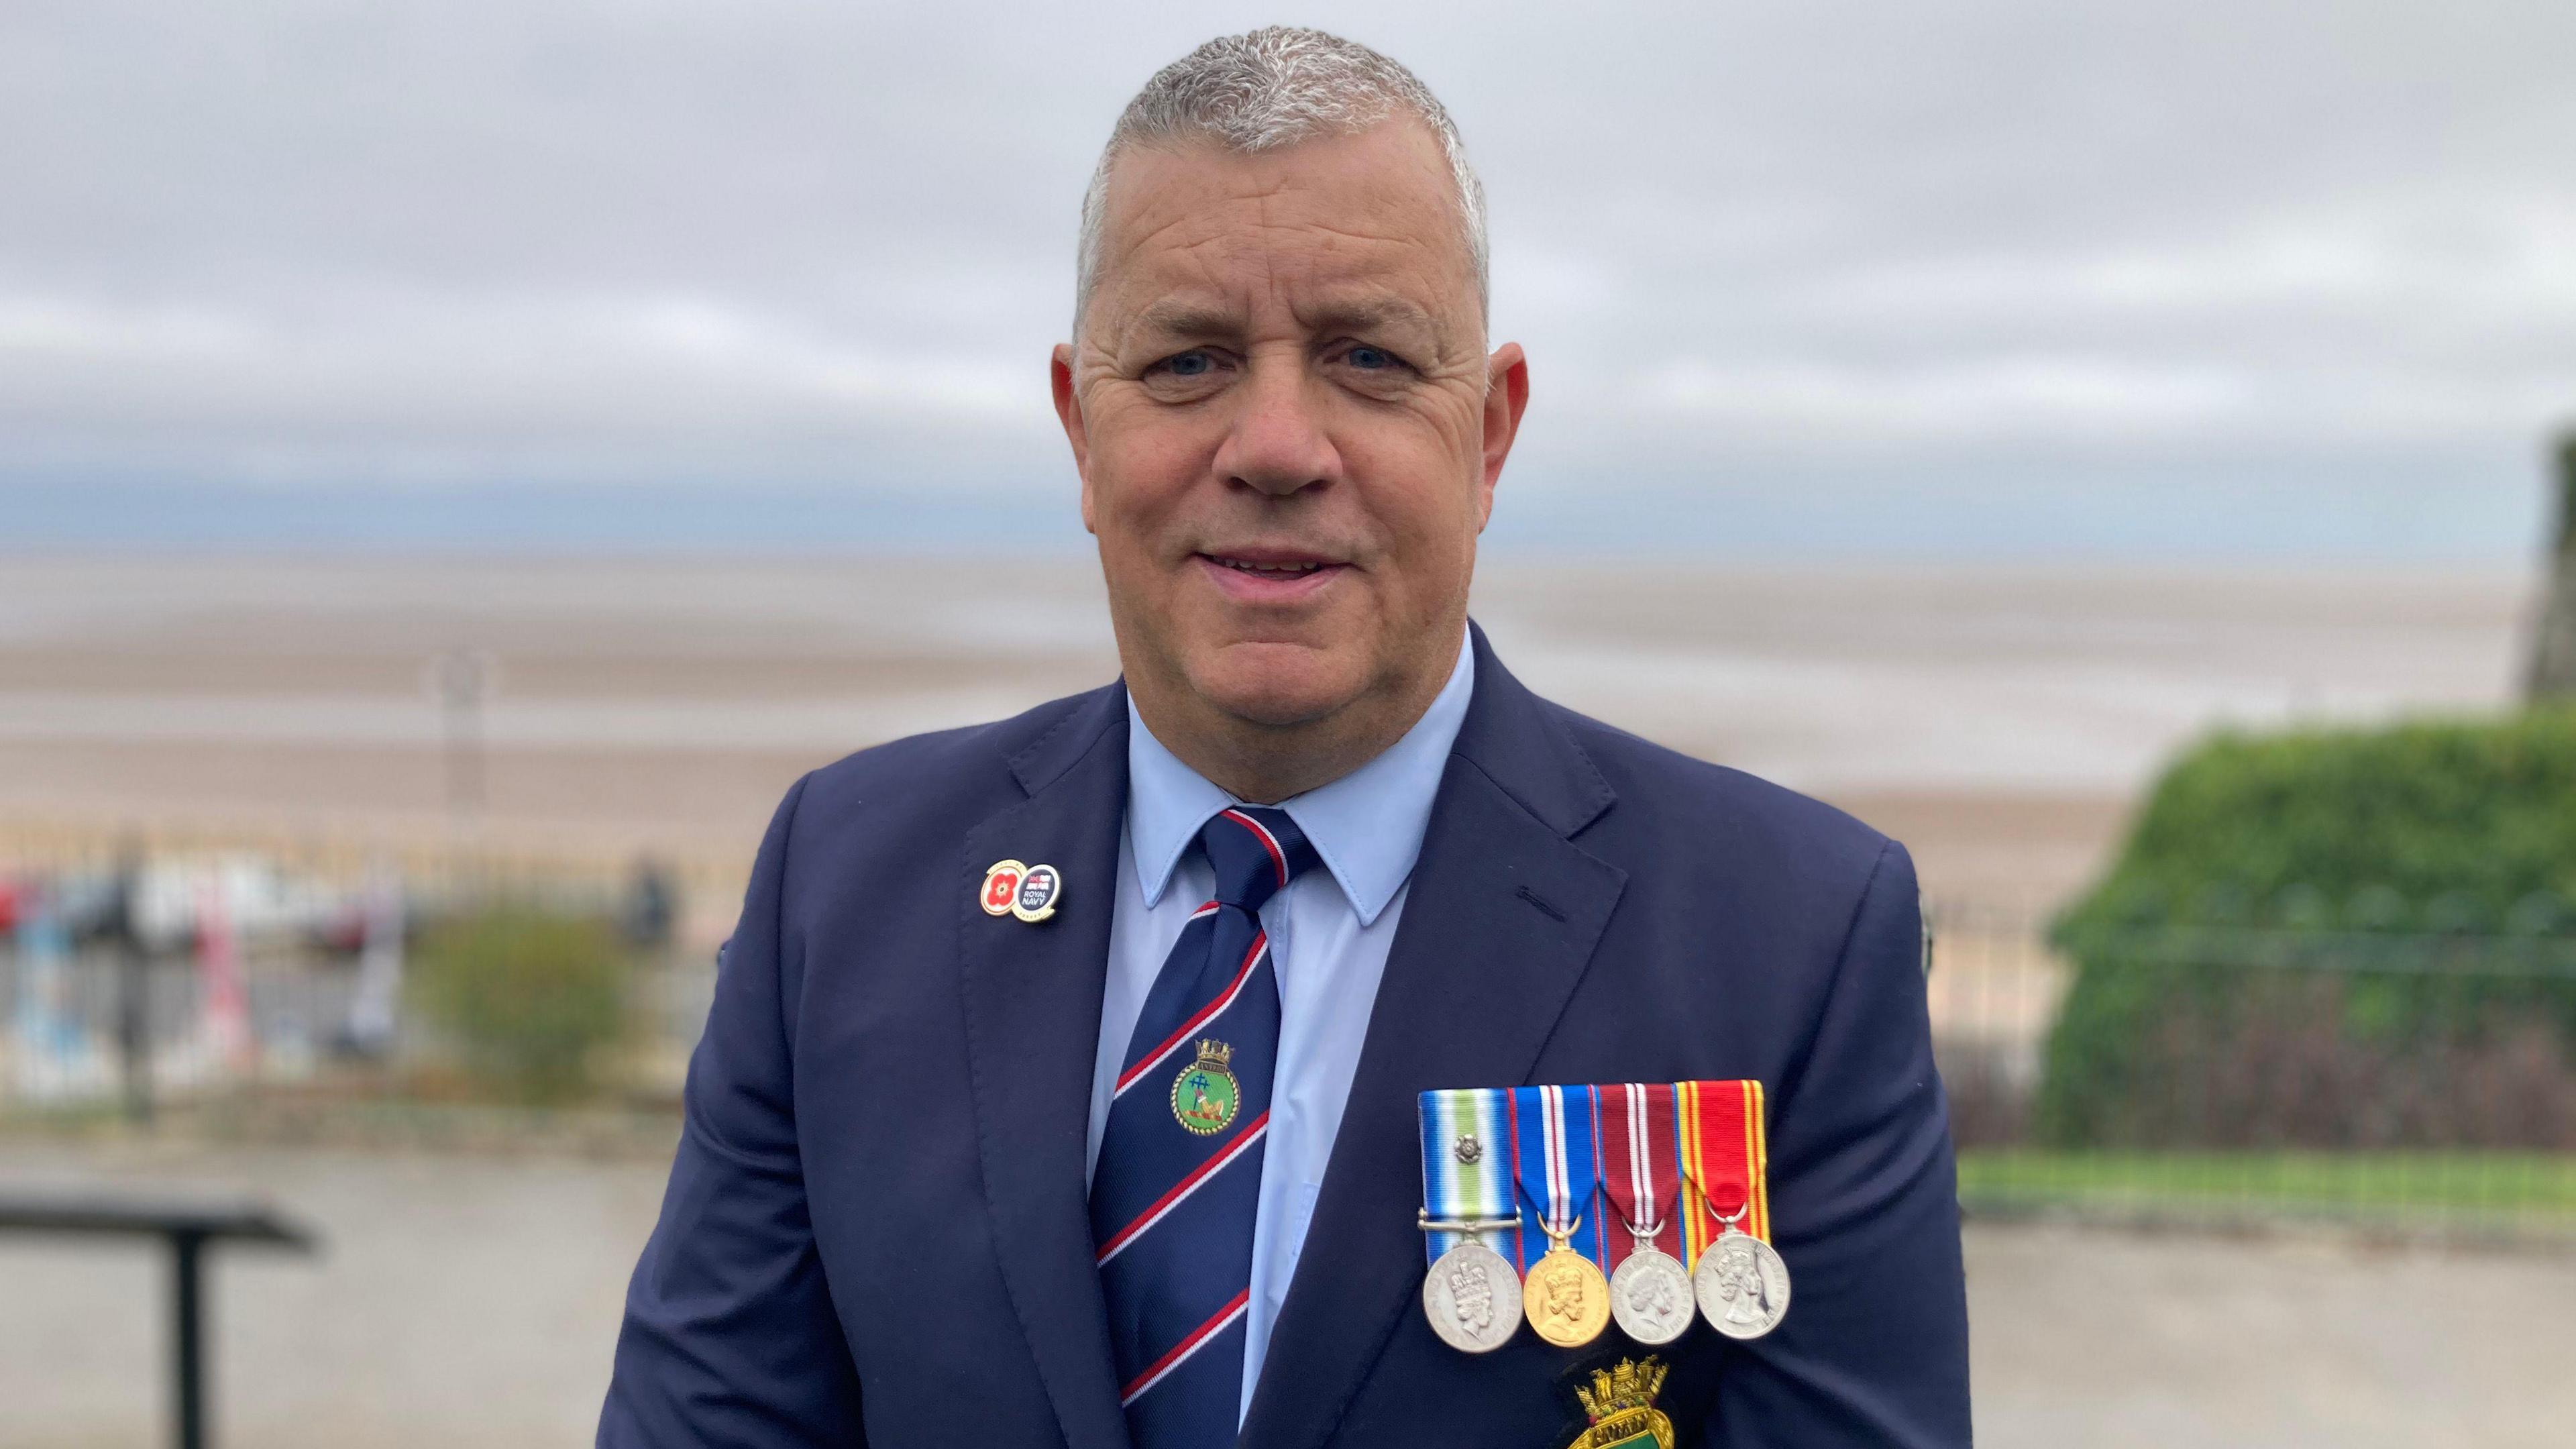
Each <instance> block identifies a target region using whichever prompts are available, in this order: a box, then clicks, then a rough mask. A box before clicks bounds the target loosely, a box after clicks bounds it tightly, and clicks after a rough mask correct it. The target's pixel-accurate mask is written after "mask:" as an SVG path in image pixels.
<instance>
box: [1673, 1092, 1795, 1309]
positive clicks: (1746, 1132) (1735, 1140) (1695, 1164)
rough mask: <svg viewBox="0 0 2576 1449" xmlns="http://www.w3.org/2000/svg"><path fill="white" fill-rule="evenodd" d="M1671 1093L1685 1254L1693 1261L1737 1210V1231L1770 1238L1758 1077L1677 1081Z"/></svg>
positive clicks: (1767, 1168)
mask: <svg viewBox="0 0 2576 1449" xmlns="http://www.w3.org/2000/svg"><path fill="white" fill-rule="evenodd" d="M1673 1095H1674V1098H1675V1104H1676V1106H1677V1108H1678V1111H1677V1112H1676V1114H1675V1115H1676V1116H1677V1117H1678V1118H1679V1119H1680V1123H1681V1159H1682V1174H1683V1176H1684V1177H1686V1178H1687V1179H1688V1180H1689V1187H1688V1189H1687V1190H1685V1191H1684V1193H1683V1194H1682V1196H1683V1209H1684V1210H1683V1214H1682V1215H1683V1218H1684V1219H1685V1221H1686V1224H1687V1227H1688V1230H1689V1231H1688V1234H1687V1237H1688V1244H1689V1247H1690V1253H1689V1256H1687V1257H1686V1258H1684V1259H1683V1263H1684V1265H1685V1266H1696V1265H1697V1264H1698V1262H1699V1255H1700V1251H1701V1250H1702V1249H1704V1248H1706V1247H1707V1246H1708V1245H1709V1244H1711V1243H1713V1242H1715V1241H1717V1237H1718V1234H1720V1233H1722V1232H1724V1231H1725V1230H1726V1226H1727V1224H1726V1221H1725V1220H1726V1219H1727V1218H1729V1217H1733V1216H1734V1215H1735V1214H1736V1213H1737V1212H1738V1211H1739V1210H1740V1211H1742V1212H1743V1214H1744V1215H1743V1216H1742V1217H1740V1218H1737V1219H1736V1221H1735V1224H1734V1226H1735V1229H1736V1230H1737V1231H1738V1232H1742V1233H1747V1234H1750V1235H1752V1236H1753V1237H1757V1238H1760V1239H1762V1240H1763V1241H1764V1242H1766V1243H1767V1242H1769V1241H1770V1240H1771V1192H1770V1184H1769V1181H1768V1179H1769V1177H1770V1167H1771V1162H1770V1149H1769V1147H1768V1145H1767V1144H1766V1143H1765V1142H1764V1141H1763V1126H1762V1084H1761V1083H1760V1082H1752V1081H1740V1082H1676V1083H1675V1084H1674V1085H1673Z"/></svg>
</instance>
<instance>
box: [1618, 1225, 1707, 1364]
mask: <svg viewBox="0 0 2576 1449" xmlns="http://www.w3.org/2000/svg"><path fill="white" fill-rule="evenodd" d="M1692 1304H1693V1293H1692V1285H1691V1276H1690V1274H1689V1273H1688V1272H1686V1271H1685V1270H1684V1269H1683V1268H1682V1265H1681V1263H1680V1262H1679V1261H1678V1260H1677V1259H1675V1258H1674V1257H1673V1255H1672V1254H1670V1253H1667V1252H1665V1251H1664V1250H1662V1249H1661V1248H1656V1247H1652V1246H1648V1245H1643V1244H1641V1245H1639V1247H1638V1248H1637V1250H1636V1251H1635V1252H1633V1253H1630V1254H1629V1255H1628V1256H1627V1258H1626V1259H1624V1260H1623V1261H1621V1263H1620V1264H1619V1271H1618V1272H1616V1273H1613V1274H1611V1275H1610V1316H1611V1317H1613V1318H1615V1319H1617V1320H1618V1321H1619V1330H1620V1332H1622V1333H1625V1334H1627V1335H1628V1336H1629V1337H1630V1338H1633V1339H1635V1340H1636V1341H1637V1342H1639V1343H1642V1344H1646V1345H1648V1346H1650V1347H1651V1346H1653V1345H1655V1344H1662V1343H1670V1342H1672V1341H1673V1340H1674V1339H1676V1338H1679V1337H1681V1336H1682V1335H1683V1334H1684V1333H1686V1332H1688V1331H1689V1330H1690V1324H1691V1308H1692Z"/></svg>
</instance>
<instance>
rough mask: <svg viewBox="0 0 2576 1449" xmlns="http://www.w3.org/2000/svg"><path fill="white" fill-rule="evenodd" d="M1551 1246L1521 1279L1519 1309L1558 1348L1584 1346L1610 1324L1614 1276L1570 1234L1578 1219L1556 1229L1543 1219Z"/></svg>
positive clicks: (1539, 1334) (1536, 1330)
mask: <svg viewBox="0 0 2576 1449" xmlns="http://www.w3.org/2000/svg"><path fill="white" fill-rule="evenodd" d="M1541 1226H1543V1227H1545V1228H1546V1229H1547V1238H1548V1249H1547V1251H1546V1252H1544V1253H1541V1254H1540V1255H1539V1259H1538V1261H1537V1262H1535V1263H1532V1264H1530V1270H1529V1276H1528V1277H1527V1278H1525V1279H1523V1280H1522V1282H1521V1311H1522V1312H1523V1313H1525V1314H1527V1315H1528V1317H1529V1325H1530V1328H1531V1329H1532V1330H1534V1331H1535V1332H1536V1333H1537V1334H1538V1336H1539V1337H1541V1338H1543V1339H1546V1340H1547V1341H1548V1342H1550V1343H1552V1344H1555V1345H1556V1346H1557V1347H1559V1348H1581V1347H1582V1346H1583V1345H1585V1344H1587V1343H1590V1342H1591V1341H1592V1340H1594V1339H1596V1338H1599V1337H1600V1336H1601V1330H1602V1329H1604V1328H1607V1327H1609V1326H1610V1280H1609V1279H1607V1278H1604V1277H1602V1276H1601V1270H1600V1269H1599V1268H1596V1267H1594V1266H1593V1265H1592V1260H1591V1259H1589V1258H1587V1257H1585V1256H1583V1255H1582V1254H1581V1253H1578V1252H1576V1251H1574V1249H1573V1247H1572V1246H1571V1245H1570V1244H1569V1243H1568V1241H1567V1240H1568V1239H1570V1238H1572V1237H1573V1236H1574V1231H1575V1228H1576V1227H1578V1226H1580V1223H1579V1221H1578V1222H1576V1223H1569V1224H1567V1225H1566V1228H1565V1231H1563V1232H1558V1231H1557V1229H1556V1225H1555V1224H1553V1223H1545V1224H1542V1225H1541Z"/></svg>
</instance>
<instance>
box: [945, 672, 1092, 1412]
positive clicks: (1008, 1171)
mask: <svg viewBox="0 0 2576 1449" xmlns="http://www.w3.org/2000/svg"><path fill="white" fill-rule="evenodd" d="M1011 768H1012V770H1013V772H1014V773H1015V774H1016V775H1017V776H1018V777H1019V780H1020V783H1021V786H1022V787H1023V788H1024V789H1026V790H1027V791H1028V792H1029V798H1028V799H1027V800H1026V801H1023V802H1022V803H1020V804H1018V805H1015V806H1011V807H1009V808H1007V809H1004V810H1002V811H1000V812H998V813H996V814H994V815H993V816H991V817H990V818H988V819H986V820H984V821H982V822H981V823H979V824H977V825H976V826H975V827H974V829H972V830H971V831H969V832H968V833H967V836H966V843H965V851H964V855H963V858H962V859H961V861H960V862H959V866H958V871H959V875H958V884H957V896H956V899H957V901H958V902H959V910H960V917H959V919H960V921H961V926H960V929H961V932H962V940H961V942H960V960H961V967H962V969H961V972H960V980H961V981H962V983H963V989H964V993H965V1020H966V1045H967V1061H968V1067H969V1074H970V1085H971V1088H972V1091H973V1093H974V1101H975V1116H976V1124H977V1129H978V1134H979V1137H980V1142H979V1144H978V1145H979V1148H980V1150H981V1153H982V1160H983V1169H984V1187H985V1194H986V1197H987V1199H988V1200H989V1202H990V1204H991V1209H992V1220H993V1231H994V1234H995V1244H994V1246H995V1251H996V1253H997V1254H998V1256H999V1257H1000V1260H1001V1267H1002V1276H1003V1281H1004V1283H1005V1284H1006V1285H1007V1286H1008V1288H1009V1291H1010V1297H1011V1304H1012V1307H1013V1308H1014V1310H1016V1312H1017V1313H1018V1315H1019V1319H1020V1327H1021V1330H1022V1332H1024V1333H1025V1334H1026V1335H1027V1336H1028V1341H1029V1348H1030V1351H1031V1352H1032V1354H1033V1355H1034V1356H1035V1357H1036V1359H1037V1365H1038V1373H1039V1375H1040V1377H1041V1378H1043V1379H1044V1380H1045V1383H1046V1387H1047V1394H1048V1397H1049V1398H1050V1399H1052V1400H1053V1401H1054V1404H1055V1411H1056V1417H1057V1419H1058V1420H1059V1421H1060V1422H1061V1424H1062V1427H1063V1430H1064V1437H1065V1442H1066V1443H1067V1444H1068V1445H1070V1446H1072V1449H1126V1446H1127V1442H1128V1440H1127V1421H1126V1417H1125V1415H1124V1414H1123V1413H1122V1412H1121V1411H1120V1409H1119V1406H1118V1388H1117V1382H1118V1380H1117V1371H1116V1368H1115V1366H1114V1364H1113V1363H1112V1360H1111V1357H1110V1349H1109V1319H1108V1310H1107V1307H1106V1306H1105V1304H1104V1301H1103V1299H1102V1297H1101V1292H1100V1275H1099V1273H1098V1271H1097V1270H1096V1269H1095V1268H1094V1266H1093V1264H1092V1247H1091V1220H1090V1213H1089V1209H1088V1206H1087V1203H1086V1199H1085V1193H1084V1187H1083V1181H1084V1164H1083V1157H1084V1138H1085V1133H1086V1128H1087V1126H1088V1123H1089V1120H1090V1119H1089V1113H1090V1103H1091V1071H1092V1060H1093V1055H1094V1053H1095V1052H1096V1050H1097V1048H1098V1045H1099V1035H1100V1000H1101V990H1102V983H1103V981H1104V980H1105V979H1106V975H1107V971H1108V960H1109V919H1110V912H1111V910H1112V908H1113V906H1114V905H1115V903H1116V901H1117V896H1118V892H1117V884H1116V871H1117V869H1118V837H1119V831H1120V829H1121V828H1122V822H1123V818H1124V812H1125V810H1126V805H1127V706H1126V694H1125V692H1124V691H1123V690H1122V689H1120V688H1117V687H1114V686H1113V687H1111V688H1108V689H1104V690H1101V691H1098V692H1097V693H1095V694H1093V695H1092V696H1090V697H1089V698H1087V699H1085V700H1084V701H1083V702H1082V703H1081V704H1079V705H1077V706H1076V708H1075V710H1074V712H1073V713H1072V714H1071V715H1069V716H1067V717H1066V719H1065V720H1064V721H1063V722H1062V723H1061V724H1059V725H1058V726H1057V727H1056V728H1055V729H1053V730H1051V731H1049V732H1048V733H1047V734H1046V735H1045V736H1044V737H1043V738H1041V739H1040V740H1039V741H1038V742H1037V743H1035V744H1033V745H1031V746H1030V747H1029V748H1028V749H1027V750H1025V751H1023V752H1022V753H1021V754H1020V755H1018V756H1015V757H1014V758H1013V759H1012V761H1011ZM1005 859H1010V860H1019V861H1024V862H1026V863H1028V864H1031V865H1036V864H1039V863H1041V862H1043V863H1046V864H1051V865H1054V866H1056V867H1058V868H1059V869H1060V870H1062V871H1063V873H1064V888H1063V890H1064V893H1063V899H1062V903H1061V904H1060V905H1059V906H1058V907H1057V909H1056V914H1055V916H1054V918H1053V919H1051V920H1047V921H1044V922H1040V923H1037V924H1027V923H1023V922H1021V921H1018V920H1015V919H1013V918H1011V917H1009V916H1003V917H998V918H997V917H993V916H988V915H986V914H985V913H984V911H983V910H982V908H981V907H980V905H979V904H978V897H979V896H980V895H981V890H980V887H981V886H982V884H983V880H984V872H985V871H986V870H987V869H988V868H989V867H990V866H991V865H992V864H993V862H995V861H998V860H1005Z"/></svg>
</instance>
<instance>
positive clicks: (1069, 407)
mask: <svg viewBox="0 0 2576 1449" xmlns="http://www.w3.org/2000/svg"><path fill="white" fill-rule="evenodd" d="M1047 384H1048V386H1049V387H1051V388H1053V389H1054V391H1055V417H1056V421H1057V422H1059V423H1062V424H1063V425H1064V440H1065V441H1066V442H1068V443H1070V444H1072V445H1073V471H1074V472H1075V473H1077V474H1079V475H1081V478H1082V527H1083V529H1084V531H1085V532H1089V533H1098V532H1099V531H1100V530H1099V528H1098V527H1097V526H1096V525H1094V524H1093V522H1092V520H1091V436H1090V434H1088V433H1086V432H1085V431H1083V426H1082V399H1081V398H1079V397H1076V396H1075V395H1074V391H1073V345H1072V344H1071V343H1068V342H1059V343H1057V344H1056V345H1055V352H1054V354H1053V355H1052V356H1050V357H1049V358H1048V359H1047Z"/></svg>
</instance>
